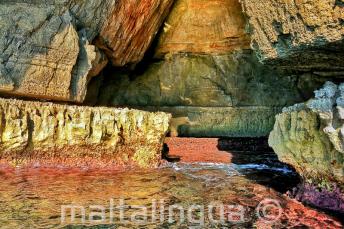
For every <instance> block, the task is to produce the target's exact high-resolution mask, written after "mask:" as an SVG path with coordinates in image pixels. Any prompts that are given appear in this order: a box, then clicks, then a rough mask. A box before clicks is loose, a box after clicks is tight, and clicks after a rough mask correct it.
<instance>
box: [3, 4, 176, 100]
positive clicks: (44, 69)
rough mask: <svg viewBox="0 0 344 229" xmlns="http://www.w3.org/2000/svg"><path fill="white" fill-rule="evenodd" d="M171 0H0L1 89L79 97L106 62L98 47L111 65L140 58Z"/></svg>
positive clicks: (19, 93) (9, 92)
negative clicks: (96, 40) (96, 39)
mask: <svg viewBox="0 0 344 229" xmlns="http://www.w3.org/2000/svg"><path fill="white" fill-rule="evenodd" d="M172 2H173V0H159V1H157V0H145V1H135V0H130V1H127V0H121V1H115V0H85V1H79V0H64V1H59V0H54V1H37V0H17V1H14V2H13V1H1V2H0V93H2V94H6V95H14V96H23V97H29V98H40V99H48V100H57V101H72V102H79V103H81V102H83V101H84V99H85V95H86V91H87V86H88V82H89V81H90V79H91V78H92V77H94V76H96V75H98V74H99V73H100V71H101V70H102V69H103V68H104V66H105V65H106V64H107V58H106V57H105V54H104V53H103V50H101V48H104V49H105V51H106V53H107V55H108V57H110V59H111V60H112V62H113V63H114V64H115V65H119V66H123V65H126V64H136V63H137V62H139V61H141V59H142V58H143V56H144V54H145V52H146V51H147V49H148V47H149V46H150V43H151V42H152V40H153V38H154V36H155V34H156V33H157V31H158V29H159V27H160V25H161V24H162V23H163V20H164V18H165V17H166V16H167V14H168V12H169V7H170V6H171V5H172ZM96 37H99V40H98V44H99V46H100V47H96V46H94V43H95V38H96Z"/></svg>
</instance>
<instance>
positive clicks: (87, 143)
mask: <svg viewBox="0 0 344 229" xmlns="http://www.w3.org/2000/svg"><path fill="white" fill-rule="evenodd" d="M0 118H1V123H0V152H1V154H0V157H1V159H2V160H5V161H9V162H13V163H19V164H24V165H25V164H32V163H35V162H36V161H38V162H39V161H43V162H44V160H47V161H48V160H50V159H56V160H57V161H60V162H61V161H62V163H63V161H64V160H71V161H73V160H76V161H78V160H79V159H81V160H82V159H83V158H93V159H95V160H98V159H99V160H104V161H109V162H111V163H114V164H117V165H124V166H125V165H138V166H140V167H154V166H156V165H158V164H159V162H160V160H161V150H162V146H163V142H164V138H165V135H166V133H167V131H168V127H169V122H170V115H169V114H165V113H162V112H159V113H149V112H145V111H138V110H129V109H115V108H105V107H81V106H68V105H58V104H52V103H41V102H28V101H20V100H8V99H0Z"/></svg>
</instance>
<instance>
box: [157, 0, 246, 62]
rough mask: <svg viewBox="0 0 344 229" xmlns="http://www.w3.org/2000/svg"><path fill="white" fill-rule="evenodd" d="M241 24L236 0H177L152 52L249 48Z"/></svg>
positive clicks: (223, 51)
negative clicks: (156, 46) (156, 47)
mask: <svg viewBox="0 0 344 229" xmlns="http://www.w3.org/2000/svg"><path fill="white" fill-rule="evenodd" d="M245 24H246V21H245V18H244V16H243V14H242V9H241V5H240V4H239V1H238V0H212V1H208V0H178V1H177V2H176V4H175V6H174V7H173V10H172V12H171V14H170V16H169V17H168V19H167V22H166V23H165V27H164V32H163V34H162V36H161V38H160V40H159V45H158V49H157V53H156V55H157V56H161V55H163V54H166V53H178V52H192V53H228V52H229V51H233V50H235V49H243V48H249V42H250V41H249V37H248V35H247V34H246V32H245Z"/></svg>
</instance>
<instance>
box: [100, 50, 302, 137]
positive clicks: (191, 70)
mask: <svg viewBox="0 0 344 229" xmlns="http://www.w3.org/2000/svg"><path fill="white" fill-rule="evenodd" d="M106 78H107V79H111V80H110V81H106V82H105V83H104V85H105V86H104V87H103V88H102V89H101V90H100V91H101V92H100V95H99V103H100V104H101V105H107V106H109V105H110V106H129V107H134V108H139V109H148V108H147V107H150V108H152V107H155V109H156V110H163V111H166V112H171V113H173V114H174V118H177V119H178V118H180V117H188V118H189V119H190V120H191V123H187V122H185V123H183V128H178V129H179V135H184V136H230V137H234V136H240V137H256V136H266V135H268V133H269V132H270V131H271V129H272V126H273V123H274V116H275V115H276V114H277V113H278V112H280V111H281V110H282V107H284V106H286V105H291V104H294V103H295V102H300V101H303V98H302V96H301V95H300V93H299V90H298V88H297V85H298V81H297V77H295V76H293V75H289V76H288V75H285V74H284V72H280V71H278V70H274V69H271V68H269V67H266V66H263V65H261V64H260V63H259V62H258V60H257V59H256V57H255V55H254V54H252V52H251V51H241V52H235V53H231V54H226V55H196V54H185V55H184V54H175V55H173V56H172V57H171V58H168V59H165V60H161V61H159V62H156V63H152V64H150V65H149V66H148V67H147V68H146V69H145V71H144V72H143V73H133V74H122V75H118V76H117V77H110V76H107V77H106ZM150 110H152V109H150ZM153 110H154V109H153Z"/></svg>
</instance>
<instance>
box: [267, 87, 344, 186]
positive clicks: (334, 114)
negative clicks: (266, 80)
mask: <svg viewBox="0 0 344 229" xmlns="http://www.w3.org/2000/svg"><path fill="white" fill-rule="evenodd" d="M343 101H344V84H341V85H340V86H339V87H337V85H335V84H333V83H331V82H327V83H326V84H325V86H324V87H323V88H322V89H320V90H318V91H316V92H315V98H314V99H311V100H309V101H308V102H306V103H302V104H297V105H295V106H293V107H289V108H285V109H284V111H283V113H281V114H279V115H277V116H276V123H275V126H274V130H273V131H272V132H271V134H270V137H269V145H270V146H271V147H272V148H273V149H274V150H275V152H276V153H277V154H278V156H279V159H280V160H281V161H283V162H286V163H288V164H291V165H292V166H293V167H295V168H296V170H297V171H298V173H300V174H301V176H302V177H303V178H304V180H305V182H306V183H311V184H312V185H313V186H317V187H321V188H327V189H331V188H333V187H332V185H333V183H335V184H336V185H337V186H338V188H340V189H341V191H342V192H344V161H343V158H344V135H343V129H344V119H343V117H342V116H341V111H342V108H343V105H344V103H343Z"/></svg>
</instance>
